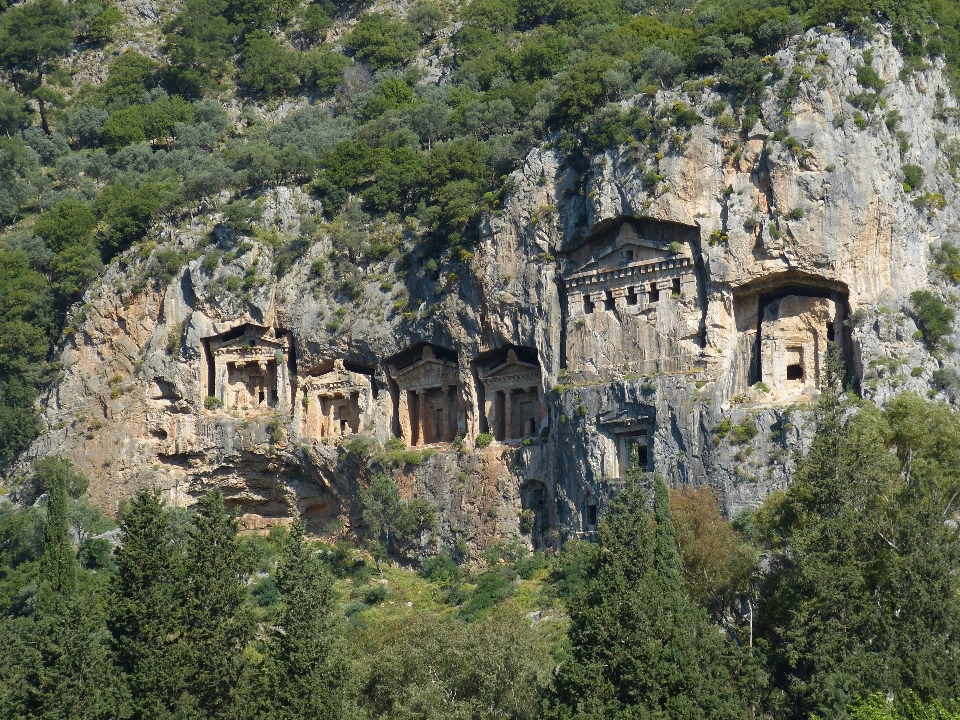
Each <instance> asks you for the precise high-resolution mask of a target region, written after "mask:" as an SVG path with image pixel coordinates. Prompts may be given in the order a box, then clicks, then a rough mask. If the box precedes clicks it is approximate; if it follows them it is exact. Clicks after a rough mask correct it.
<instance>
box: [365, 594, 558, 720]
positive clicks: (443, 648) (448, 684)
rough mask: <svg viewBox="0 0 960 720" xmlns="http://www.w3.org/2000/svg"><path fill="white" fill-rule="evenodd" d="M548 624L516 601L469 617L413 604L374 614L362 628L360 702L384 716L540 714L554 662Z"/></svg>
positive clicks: (520, 718) (529, 718)
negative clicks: (536, 621)
mask: <svg viewBox="0 0 960 720" xmlns="http://www.w3.org/2000/svg"><path fill="white" fill-rule="evenodd" d="M501 607H502V606H501ZM543 629H544V628H543V625H541V626H540V627H531V625H530V621H529V619H527V618H526V617H524V616H523V613H522V612H521V611H520V610H518V609H517V608H504V609H503V610H502V611H500V612H496V613H491V614H488V615H487V616H486V617H484V618H482V619H479V620H476V621H475V622H470V623H465V622H462V621H460V620H457V619H455V618H448V617H443V616H440V615H437V614H434V613H429V614H427V613H422V614H421V613H412V614H411V613H410V612H407V613H404V615H403V616H397V617H393V616H390V617H382V618H374V619H371V620H370V622H369V624H368V625H367V626H366V627H363V628H361V629H360V631H359V632H358V633H357V641H356V642H357V648H358V650H359V653H358V654H359V657H360V660H359V663H358V665H359V672H358V675H359V679H360V683H361V693H360V702H361V704H362V706H363V708H364V709H365V710H366V711H367V715H368V717H376V718H383V719H384V720H400V719H401V718H424V719H426V718H436V719H437V720H440V719H441V718H443V719H447V718H456V719H460V718H511V720H534V718H538V717H540V713H539V710H540V707H539V705H540V702H539V699H540V697H539V694H540V693H541V692H543V691H544V690H545V689H546V688H547V687H548V685H549V681H550V670H551V668H552V666H553V661H552V658H551V656H550V652H549V644H548V641H547V638H546V637H545V634H544V633H543Z"/></svg>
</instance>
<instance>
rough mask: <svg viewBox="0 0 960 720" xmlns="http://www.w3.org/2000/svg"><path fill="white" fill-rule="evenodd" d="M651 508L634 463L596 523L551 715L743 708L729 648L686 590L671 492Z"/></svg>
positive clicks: (692, 713) (656, 714)
mask: <svg viewBox="0 0 960 720" xmlns="http://www.w3.org/2000/svg"><path fill="white" fill-rule="evenodd" d="M656 484H657V487H656V493H655V497H656V503H655V504H656V513H655V517H656V518H658V519H659V521H660V523H659V524H657V523H655V522H654V517H652V516H651V513H650V511H649V509H648V505H647V494H646V492H645V491H644V488H643V485H642V473H640V472H639V470H638V469H637V468H636V467H635V466H634V467H633V468H631V470H630V471H629V472H628V473H627V482H626V487H625V488H624V489H623V490H622V491H621V492H620V494H619V495H618V496H617V498H616V499H615V500H614V501H613V503H611V505H610V508H609V509H608V510H607V511H606V512H605V513H604V515H603V517H602V518H601V521H600V525H599V528H598V534H599V538H600V552H599V553H597V554H596V556H595V559H594V561H593V567H592V568H591V571H590V572H589V573H588V577H591V578H592V580H590V581H589V582H588V584H587V586H586V587H585V589H584V590H583V591H581V592H580V593H579V594H578V595H577V596H576V597H574V599H573V600H572V602H571V604H570V619H571V626H570V631H569V637H570V643H571V655H572V658H571V659H570V660H569V661H567V662H566V663H564V664H563V665H561V666H560V669H559V670H558V672H557V676H556V680H555V684H554V690H553V694H552V697H551V698H550V701H549V703H548V705H549V711H548V716H549V717H551V718H584V719H586V718H596V719H597V720H599V719H600V718H604V719H608V718H704V719H706V718H717V719H719V718H724V719H725V720H729V719H730V718H737V717H742V716H743V715H744V710H743V706H742V703H741V701H740V698H739V697H738V695H737V692H736V688H735V686H734V682H733V679H732V669H733V667H734V661H735V657H734V653H733V652H732V650H731V649H730V648H729V647H728V646H727V644H726V642H725V640H724V637H723V635H722V634H721V633H720V631H719V629H718V628H716V627H714V626H712V625H711V624H710V622H709V620H708V619H707V615H706V613H705V611H703V610H702V609H701V608H698V607H696V606H695V605H694V604H693V603H692V602H691V601H690V600H689V599H688V598H687V595H686V593H685V592H684V589H683V585H682V581H681V577H680V572H679V558H678V556H677V551H676V547H675V546H674V545H673V526H672V522H671V518H670V509H669V497H668V495H667V493H666V486H665V485H664V484H663V480H662V479H660V478H657V480H656Z"/></svg>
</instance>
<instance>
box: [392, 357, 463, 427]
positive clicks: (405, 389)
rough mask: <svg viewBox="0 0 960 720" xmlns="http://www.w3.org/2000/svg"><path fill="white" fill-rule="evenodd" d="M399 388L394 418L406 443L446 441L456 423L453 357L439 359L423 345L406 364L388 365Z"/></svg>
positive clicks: (456, 371)
mask: <svg viewBox="0 0 960 720" xmlns="http://www.w3.org/2000/svg"><path fill="white" fill-rule="evenodd" d="M387 369H388V370H389V372H390V377H392V378H393V380H394V381H395V382H396V383H397V387H398V388H399V389H400V397H399V408H398V416H399V417H398V419H399V423H400V433H401V435H402V436H403V440H404V442H406V444H407V445H408V446H419V445H428V444H430V443H437V442H450V441H452V440H453V439H454V437H456V434H457V428H458V426H459V425H460V392H459V390H460V386H459V378H460V371H459V367H458V365H457V363H456V361H453V360H446V359H442V358H440V357H438V356H437V352H436V351H435V350H434V348H433V347H432V346H430V345H424V347H423V350H422V353H421V356H420V359H419V360H416V361H415V362H413V363H412V364H410V365H406V366H404V367H397V366H396V365H388V366H387Z"/></svg>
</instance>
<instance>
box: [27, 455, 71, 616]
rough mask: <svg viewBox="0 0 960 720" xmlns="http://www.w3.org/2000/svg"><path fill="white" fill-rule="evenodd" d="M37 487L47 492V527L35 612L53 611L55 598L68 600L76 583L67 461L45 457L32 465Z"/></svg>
mask: <svg viewBox="0 0 960 720" xmlns="http://www.w3.org/2000/svg"><path fill="white" fill-rule="evenodd" d="M36 470H37V484H38V485H39V486H40V487H41V488H42V489H44V490H45V491H46V492H47V524H46V530H45V533H44V539H43V557H42V558H41V560H40V578H39V589H38V597H37V609H38V611H39V612H46V611H55V608H56V607H57V603H58V599H62V598H66V597H70V596H71V595H72V594H73V592H74V590H75V589H76V584H77V558H76V553H75V552H74V550H73V545H72V544H71V542H70V520H69V517H68V509H67V490H68V485H69V483H70V480H71V476H72V475H74V474H75V473H74V472H73V465H72V464H71V463H70V461H69V460H63V459H61V458H46V459H44V460H42V461H39V462H38V463H37V466H36Z"/></svg>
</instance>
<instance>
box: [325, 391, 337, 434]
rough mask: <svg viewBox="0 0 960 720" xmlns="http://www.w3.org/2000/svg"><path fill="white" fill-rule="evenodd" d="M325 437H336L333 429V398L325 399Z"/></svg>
mask: <svg viewBox="0 0 960 720" xmlns="http://www.w3.org/2000/svg"><path fill="white" fill-rule="evenodd" d="M327 435H329V436H331V437H336V435H337V433H336V432H334V429H333V398H327Z"/></svg>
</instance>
